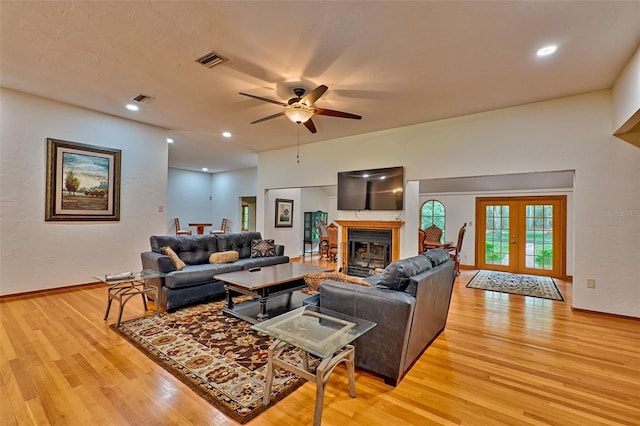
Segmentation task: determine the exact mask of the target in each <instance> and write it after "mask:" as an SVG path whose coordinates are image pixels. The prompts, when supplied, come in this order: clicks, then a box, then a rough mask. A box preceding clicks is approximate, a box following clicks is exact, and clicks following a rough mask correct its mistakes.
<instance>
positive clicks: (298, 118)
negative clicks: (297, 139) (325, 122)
mask: <svg viewBox="0 0 640 426" xmlns="http://www.w3.org/2000/svg"><path fill="white" fill-rule="evenodd" d="M313 113H314V110H313V109H311V108H307V107H305V106H302V105H300V104H294V105H291V106H289V107H287V109H286V110H285V111H284V115H286V116H287V118H288V119H289V120H291V121H293V122H294V123H304V122H306V121H308V120H309V119H310V118H311V117H312V116H313Z"/></svg>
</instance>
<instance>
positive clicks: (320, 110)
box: [315, 108, 362, 120]
mask: <svg viewBox="0 0 640 426" xmlns="http://www.w3.org/2000/svg"><path fill="white" fill-rule="evenodd" d="M315 110H316V114H317V115H330V116H331V117H340V118H353V119H354V120H360V119H361V118H362V116H360V115H356V114H351V113H349V112H342V111H335V110H332V109H324V108H315Z"/></svg>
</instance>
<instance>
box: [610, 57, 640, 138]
mask: <svg viewBox="0 0 640 426" xmlns="http://www.w3.org/2000/svg"><path fill="white" fill-rule="evenodd" d="M639 113H640V47H638V49H636V53H635V54H634V56H633V57H632V58H631V60H630V61H629V63H628V64H627V65H626V66H625V67H624V69H623V70H622V72H621V73H620V76H619V77H618V80H617V81H616V83H615V84H614V86H613V132H614V133H617V132H618V131H620V130H622V131H623V132H628V131H629V130H630V129H631V127H633V126H634V125H635V124H636V123H637V122H638V114H639ZM634 115H635V118H634V119H632V117H633V116H634Z"/></svg>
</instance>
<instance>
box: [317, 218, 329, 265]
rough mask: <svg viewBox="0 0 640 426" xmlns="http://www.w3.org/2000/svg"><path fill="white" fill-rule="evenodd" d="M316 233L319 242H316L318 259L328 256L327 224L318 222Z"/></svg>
mask: <svg viewBox="0 0 640 426" xmlns="http://www.w3.org/2000/svg"><path fill="white" fill-rule="evenodd" d="M318 235H319V236H320V242H319V243H318V251H320V259H322V258H323V257H324V256H327V258H329V236H328V235H327V225H326V224H325V223H324V222H323V221H320V222H318Z"/></svg>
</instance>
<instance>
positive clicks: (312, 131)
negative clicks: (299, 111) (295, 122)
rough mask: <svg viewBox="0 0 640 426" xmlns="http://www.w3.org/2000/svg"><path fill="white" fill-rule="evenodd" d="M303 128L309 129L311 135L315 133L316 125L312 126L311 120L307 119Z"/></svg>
mask: <svg viewBox="0 0 640 426" xmlns="http://www.w3.org/2000/svg"><path fill="white" fill-rule="evenodd" d="M304 127H306V128H307V129H309V131H310V132H311V133H316V125H315V124H313V120H311V119H308V120H307V121H305V122H304Z"/></svg>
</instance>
